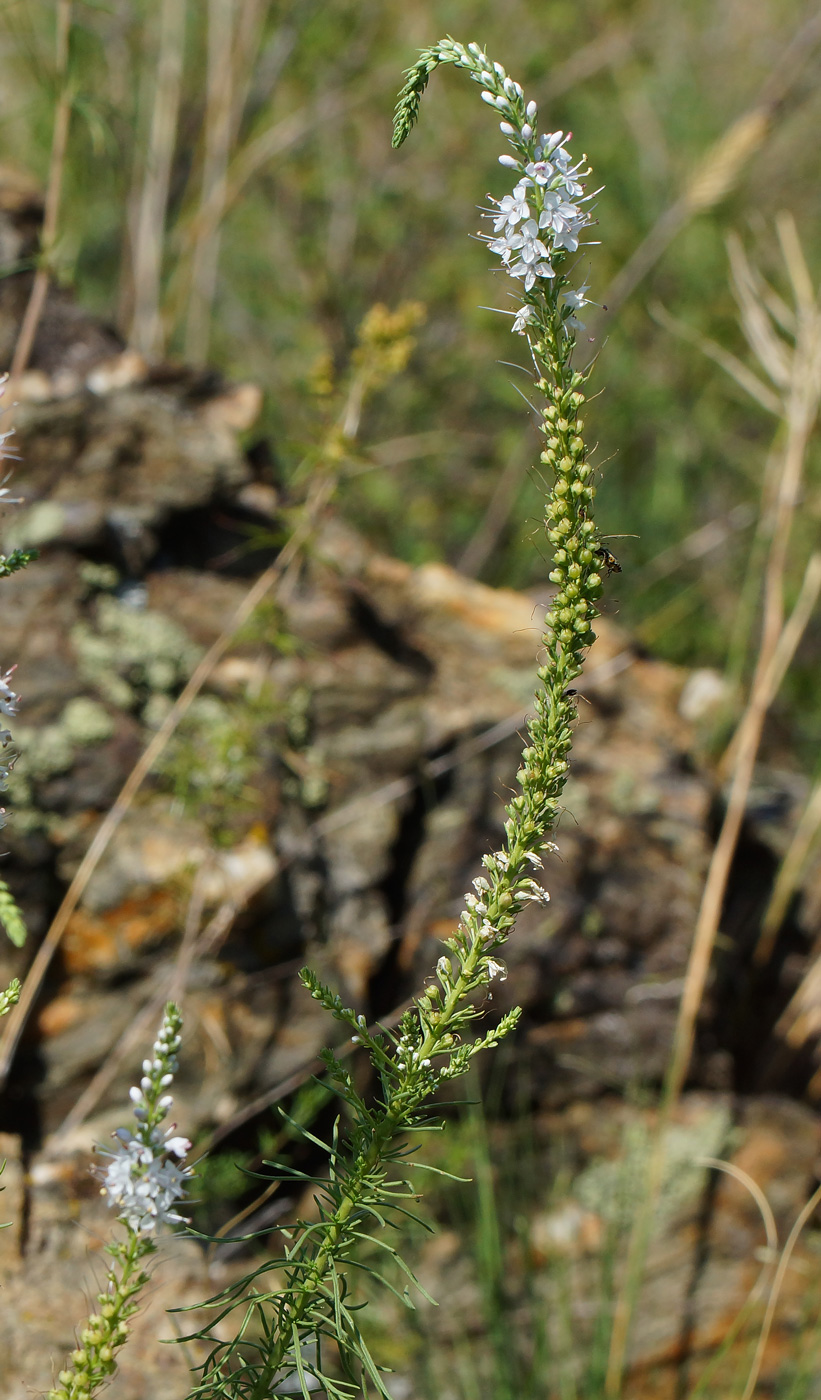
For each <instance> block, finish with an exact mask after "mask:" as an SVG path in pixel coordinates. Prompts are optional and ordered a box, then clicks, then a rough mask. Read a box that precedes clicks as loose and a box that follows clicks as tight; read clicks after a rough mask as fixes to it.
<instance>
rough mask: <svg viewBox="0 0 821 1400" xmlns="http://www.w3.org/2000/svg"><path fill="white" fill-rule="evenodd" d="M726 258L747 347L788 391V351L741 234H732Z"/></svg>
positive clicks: (782, 387)
mask: <svg viewBox="0 0 821 1400" xmlns="http://www.w3.org/2000/svg"><path fill="white" fill-rule="evenodd" d="M727 255H728V257H729V260H730V275H731V280H732V287H733V293H734V295H735V299H736V302H737V304H738V308H739V311H740V312H741V328H742V330H743V331H744V335H745V337H746V340H747V344H748V345H749V347H750V349H751V350H752V352H753V354H754V355H755V357H756V359H757V360H758V362H759V364H760V365H761V366H762V367H763V368H764V369H765V370H766V372H767V374H768V375H769V377H770V379H771V380H772V382H773V384H774V385H775V386H776V388H777V389H786V388H787V386H788V385H789V383H790V377H791V376H790V356H789V352H788V349H787V346H786V345H785V343H784V341H783V340H782V339H781V337H780V336H779V335H778V334H777V332H776V330H775V327H774V326H773V322H772V319H771V317H770V314H769V311H768V309H767V307H766V306H765V305H764V303H763V302H762V300H761V296H760V288H759V283H758V280H757V279H756V277H755V276H754V274H753V270H752V267H751V266H750V262H749V260H748V258H747V254H746V253H745V251H744V247H743V245H742V242H741V239H740V238H739V237H738V234H735V233H732V234H730V236H729V238H728V239H727Z"/></svg>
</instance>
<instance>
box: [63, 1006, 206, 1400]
mask: <svg viewBox="0 0 821 1400" xmlns="http://www.w3.org/2000/svg"><path fill="white" fill-rule="evenodd" d="M181 1027H182V1020H181V1017H180V1013H179V1010H178V1009H177V1007H176V1006H175V1005H174V1003H173V1002H169V1003H168V1005H167V1006H166V1008H165V1015H164V1016H163V1020H162V1025H161V1026H160V1030H159V1034H158V1036H157V1039H156V1040H155V1042H154V1046H153V1049H152V1052H151V1055H150V1057H149V1058H148V1059H146V1060H144V1061H143V1073H142V1078H141V1079H140V1083H139V1085H138V1086H137V1085H135V1086H134V1088H133V1089H132V1090H131V1102H132V1105H133V1112H134V1119H135V1128H134V1130H133V1131H132V1130H131V1129H130V1128H118V1129H117V1131H116V1132H115V1134H114V1138H115V1140H116V1143H117V1146H116V1147H115V1148H114V1150H113V1151H110V1152H109V1151H106V1152H105V1153H104V1154H103V1155H104V1156H106V1157H108V1159H109V1163H108V1166H107V1167H105V1168H104V1169H103V1168H101V1169H99V1174H100V1176H101V1178H102V1187H101V1191H102V1194H103V1195H104V1196H107V1197H108V1203H109V1205H110V1206H111V1207H112V1209H114V1210H116V1212H117V1218H118V1220H119V1221H120V1222H121V1223H122V1224H123V1225H124V1226H125V1230H126V1238H125V1240H115V1241H114V1242H113V1243H111V1244H110V1245H108V1246H107V1252H108V1254H109V1256H110V1258H111V1259H112V1261H113V1263H112V1266H111V1268H110V1269H109V1271H108V1276H107V1278H106V1283H105V1287H104V1288H103V1289H102V1290H101V1292H100V1293H98V1295H97V1302H98V1304H99V1310H98V1311H97V1312H95V1313H92V1314H91V1316H90V1317H89V1318H88V1320H87V1322H86V1325H85V1326H84V1327H83V1328H82V1330H81V1332H80V1336H79V1345H78V1346H77V1347H76V1348H75V1350H74V1351H73V1352H72V1353H71V1357H70V1358H69V1365H68V1366H67V1367H66V1368H65V1369H64V1370H62V1371H61V1372H60V1374H59V1376H58V1377H57V1385H56V1386H53V1387H52V1389H51V1390H50V1391H49V1400H91V1396H92V1395H93V1394H94V1393H95V1391H97V1390H98V1389H99V1388H100V1387H101V1385H103V1384H104V1383H105V1381H106V1380H107V1379H108V1377H109V1376H111V1375H112V1374H113V1372H114V1371H115V1370H116V1360H115V1353H116V1351H117V1350H118V1348H119V1347H121V1346H122V1345H123V1344H124V1342H125V1341H126V1340H127V1338H128V1321H129V1318H131V1317H132V1316H133V1314H134V1313H135V1312H136V1311H137V1306H138V1304H137V1301H136V1298H137V1295H138V1294H139V1293H140V1291H141V1289H142V1288H143V1287H144V1285H145V1284H146V1283H147V1282H148V1274H147V1273H146V1271H145V1268H144V1267H143V1265H144V1261H146V1260H147V1259H148V1257H149V1256H150V1255H152V1254H153V1253H154V1252H155V1250H156V1247H157V1246H156V1243H155V1235H156V1231H157V1230H158V1228H159V1227H160V1226H161V1225H164V1224H167V1225H177V1224H183V1223H185V1217H184V1216H181V1215H180V1214H179V1213H178V1212H177V1210H176V1209H175V1207H176V1206H177V1204H178V1203H179V1202H180V1201H181V1200H182V1199H183V1198H184V1195H185V1187H186V1183H187V1181H188V1179H189V1178H190V1177H191V1176H192V1175H193V1173H192V1171H191V1168H190V1167H186V1166H185V1157H186V1154H187V1153H188V1152H189V1151H190V1150H191V1143H190V1142H189V1141H188V1139H187V1138H184V1137H177V1136H174V1135H172V1131H170V1130H164V1129H163V1128H162V1127H161V1126H160V1125H161V1124H162V1122H163V1121H164V1119H165V1118H166V1116H167V1114H168V1110H169V1108H170V1107H171V1104H172V1102H173V1100H172V1098H171V1095H170V1094H169V1093H168V1089H169V1088H170V1086H171V1083H172V1081H173V1078H174V1075H175V1073H176V1071H177V1067H178V1064H177V1051H178V1050H179V1048H180V1030H181Z"/></svg>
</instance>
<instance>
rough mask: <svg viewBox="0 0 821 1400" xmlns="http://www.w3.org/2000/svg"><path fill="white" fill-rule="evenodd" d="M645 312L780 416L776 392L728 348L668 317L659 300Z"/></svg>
mask: <svg viewBox="0 0 821 1400" xmlns="http://www.w3.org/2000/svg"><path fill="white" fill-rule="evenodd" d="M649 311H650V315H651V316H652V317H653V320H654V321H657V322H658V324H659V325H660V326H663V327H664V329H665V330H668V331H671V332H672V334H673V335H677V336H678V337H679V338H680V339H681V340H685V341H687V343H688V344H689V345H694V346H695V347H696V349H697V350H700V351H701V353H702V355H704V356H706V358H707V359H708V360H712V361H713V363H714V364H717V365H719V366H720V367H721V369H723V370H724V372H725V374H729V376H730V378H731V379H734V380H735V382H736V384H738V385H739V386H740V387H741V388H742V389H744V391H745V392H746V393H748V394H749V395H750V398H752V399H755V401H756V403H757V404H760V405H761V407H762V408H764V409H766V410H767V412H768V413H774V414H775V416H776V418H780V417H782V416H783V413H784V404H783V402H782V401H781V399H780V398H779V396H778V394H774V393H773V391H772V389H770V388H769V386H768V385H767V384H765V383H764V380H763V379H760V378H759V376H758V375H757V374H756V373H755V372H754V371H753V370H751V369H750V367H749V365H745V363H744V361H743V360H739V359H738V357H737V356H736V355H734V354H733V353H732V351H730V350H725V348H724V346H723V345H719V344H718V342H717V341H715V340H711V339H710V338H709V336H706V335H702V334H701V332H700V331H697V330H696V329H695V328H694V327H693V326H688V325H687V324H686V323H685V322H684V321H680V320H679V319H678V317H676V316H671V315H670V312H669V311H668V310H667V309H666V307H664V306H662V304H661V302H658V301H654V302H653V303H652V305H651V306H650V307H649Z"/></svg>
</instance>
